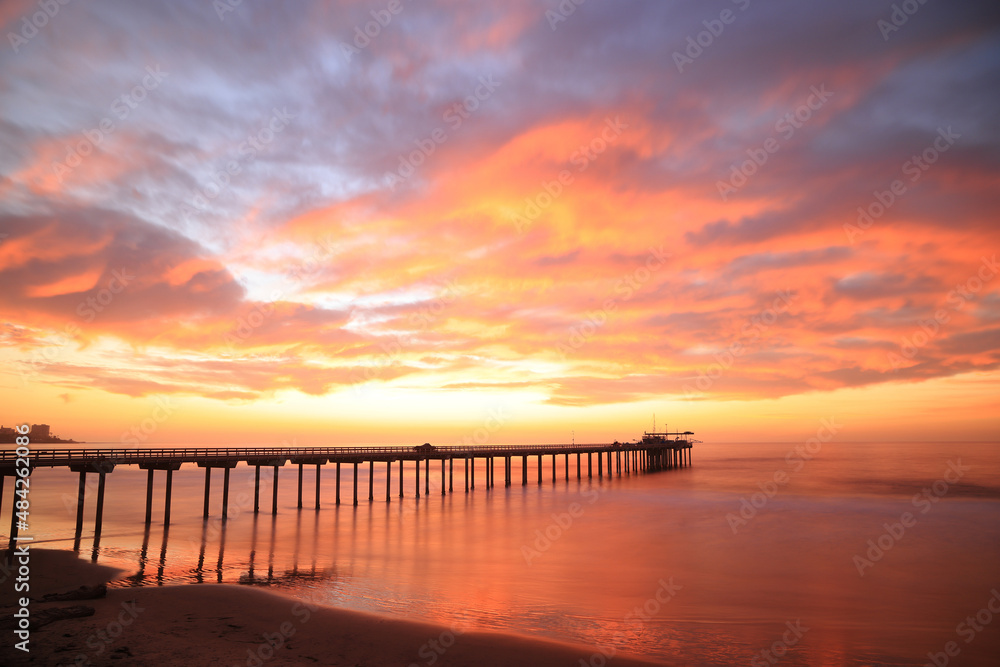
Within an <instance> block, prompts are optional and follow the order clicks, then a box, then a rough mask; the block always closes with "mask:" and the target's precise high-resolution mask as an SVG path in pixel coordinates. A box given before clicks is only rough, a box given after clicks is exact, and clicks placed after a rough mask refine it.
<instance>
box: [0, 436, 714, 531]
mask: <svg viewBox="0 0 1000 667" xmlns="http://www.w3.org/2000/svg"><path fill="white" fill-rule="evenodd" d="M689 435H693V434H692V433H691V432H690V431H686V432H683V433H655V434H649V433H647V434H645V436H644V437H643V440H642V441H641V442H632V443H617V442H616V443H612V444H600V445H594V444H590V445H517V446H513V445H512V446H500V445H497V446H469V447H466V446H447V447H434V446H431V445H429V444H424V445H419V446H416V447H275V448H180V449H135V448H131V449H37V450H31V451H30V453H29V454H28V455H27V456H26V457H21V458H27V459H28V462H29V465H28V474H29V475H30V472H31V470H34V469H36V468H44V467H48V468H58V467H63V468H69V469H70V470H71V471H73V472H76V473H79V488H78V492H77V506H76V534H77V539H79V536H80V533H81V531H82V529H83V510H84V501H85V496H86V489H87V475H97V476H98V480H97V511H96V516H95V520H94V538H95V540H99V539H100V535H101V527H102V521H103V514H104V492H105V484H106V477H107V475H108V474H110V473H112V472H114V470H115V468H116V467H118V466H128V465H136V466H139V468H140V469H142V470H146V471H147V476H146V513H145V523H146V525H149V524H150V522H151V521H152V506H153V486H154V474H155V473H156V471H162V472H163V473H165V475H166V480H165V488H164V493H165V499H164V511H163V523H164V525H167V526H169V525H170V505H171V493H172V486H173V474H174V471H176V470H179V469H180V467H181V465H183V464H185V463H193V464H196V465H197V466H199V467H201V468H204V469H205V497H204V512H203V516H204V518H205V519H208V518H209V515H210V511H209V510H210V506H211V502H210V501H211V489H212V471H213V470H217V469H221V470H222V510H221V516H222V520H223V521H225V520H226V518H227V516H228V511H229V475H230V471H231V470H232V469H233V468H235V467H236V466H238V465H239V464H240V463H246V464H247V465H248V466H253V468H254V497H253V512H254V514H257V513H258V512H259V511H260V486H261V485H260V477H261V475H260V471H261V468H271V469H272V470H273V471H272V474H271V489H270V490H271V513H272V514H277V513H278V471H279V470H280V469H281V468H282V467H284V466H285V465H286V464H288V463H291V464H292V465H297V466H298V495H297V500H298V508H299V509H301V508H302V507H303V500H302V492H303V468H304V467H305V466H307V465H308V466H315V468H316V475H315V498H314V508H315V509H316V510H319V509H320V487H321V484H320V481H321V471H322V468H323V466H325V465H331V466H332V467H333V468H334V470H335V473H334V478H335V489H336V491H335V501H334V503H335V505H340V504H341V470H342V466H345V465H348V466H353V475H352V476H351V481H352V485H353V489H352V491H351V495H350V496H349V498H348V500H349V501H350V502H352V504H353V505H357V504H358V502H359V496H358V469H359V467H360V466H367V468H368V502H374V501H375V466H376V464H378V465H379V466H383V465H384V466H385V471H386V476H385V502H387V503H388V502H391V501H392V496H393V488H394V485H393V475H396V477H397V478H398V485H397V486H396V492H397V493H398V496H399V497H400V498H403V497H404V494H405V489H406V486H407V484H406V481H405V479H404V478H405V476H406V473H407V470H409V471H411V477H412V484H413V487H412V488H413V496H414V497H415V498H420V494H421V484H420V472H421V471H420V469H421V467H423V469H424V470H423V473H424V474H423V479H424V483H423V493H424V495H425V496H427V495H429V494H430V493H431V465H432V464H433V465H434V466H435V468H436V467H437V465H438V463H440V467H441V477H440V493H441V495H445V494H447V493H451V492H453V491H454V476H455V475H454V473H455V462H456V461H458V462H459V465H460V466H462V468H463V470H462V471H461V473H462V478H463V480H464V486H465V492H466V493H471V492H474V491H475V489H476V461H477V460H479V461H485V464H486V465H485V468H486V479H485V480H483V481H482V482H481V484H482V485H483V486H484V487H485V488H486V489H492V488H494V487H495V485H496V469H497V467H498V465H499V464H502V466H501V467H502V471H503V484H504V487H510V486H512V485H514V483H515V481H516V480H517V478H518V475H517V474H516V473H517V471H516V470H515V469H516V468H519V469H520V470H519V472H520V475H519V477H520V482H521V485H522V486H527V485H528V468H529V466H528V463H529V460H530V459H531V458H532V457H536V458H537V466H536V469H537V484H538V485H541V484H542V483H543V470H544V468H545V463H546V460H547V459H548V457H551V469H552V482H553V483H555V482H556V480H557V477H558V475H557V468H558V467H559V466H558V465H557V463H558V460H559V458H560V457H562V459H563V466H562V469H563V470H562V472H563V476H564V477H565V479H566V480H567V481H568V480H569V479H570V476H571V472H570V469H571V468H574V467H575V474H576V479H582V478H583V474H584V470H583V466H584V463H585V464H586V475H587V478H588V479H592V478H593V477H594V476H595V474H596V476H597V477H598V478H603V477H606V476H615V475H617V476H618V477H621V476H623V475H632V474H640V473H652V472H659V471H663V470H671V469H674V468H681V467H687V466H690V465H691V448H692V444H693V442H695V441H693V440H690V439H688V438H687V436H689ZM671 438H673V439H671ZM574 456H575V457H576V460H575V461H571V458H572V457H574ZM18 458H19V457H18V456H17V454H16V452H15V451H9V450H8V451H4V452H0V509H2V504H3V490H4V481H5V480H6V478H7V477H14V476H15V475H17V474H18V472H17V469H16V468H15V461H16V460H17V459H18ZM573 464H575V465H573ZM24 467H25V466H24V464H23V463H22V464H20V468H21V469H23V468H24ZM21 476H24V473H21ZM11 486H12V487H16V485H14V484H12V485H11ZM435 490H436V489H435ZM12 491H13V495H12V498H13V500H12V502H13V503H16V501H17V500H19V499H20V496H19V495H18V494H17V489H16V488H12ZM12 508H16V504H12ZM16 514H17V512H16V510H14V509H12V511H11V529H10V544H11V548H13V545H14V542H15V540H16V538H17V532H18V525H17V521H16Z"/></svg>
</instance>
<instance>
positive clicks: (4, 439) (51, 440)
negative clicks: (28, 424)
mask: <svg viewBox="0 0 1000 667" xmlns="http://www.w3.org/2000/svg"><path fill="white" fill-rule="evenodd" d="M22 437H24V436H22ZM16 438H17V435H16V434H15V435H10V434H8V433H3V434H0V445H13V444H16V442H17V440H16ZM28 439H29V441H30V442H31V444H33V445H36V444H38V443H42V444H45V445H54V444H60V443H61V444H64V445H85V444H87V443H86V441H82V440H73V439H70V440H63V439H62V438H59V437H56V436H54V435H50V436H43V437H40V438H34V437H32V436H30V435H29V436H28Z"/></svg>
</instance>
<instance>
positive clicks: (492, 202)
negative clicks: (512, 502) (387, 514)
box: [0, 0, 1000, 444]
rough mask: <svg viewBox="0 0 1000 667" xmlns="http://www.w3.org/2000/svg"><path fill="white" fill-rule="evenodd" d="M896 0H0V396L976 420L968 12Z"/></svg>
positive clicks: (893, 425) (582, 418)
mask: <svg viewBox="0 0 1000 667" xmlns="http://www.w3.org/2000/svg"><path fill="white" fill-rule="evenodd" d="M903 4H905V5H906V6H907V7H910V4H912V5H913V7H912V8H911V9H913V8H916V11H915V13H913V14H912V15H909V16H908V15H905V14H901V13H899V12H897V13H896V15H895V16H894V14H893V12H894V10H893V3H891V2H884V1H874V2H873V1H870V0H863V1H861V0H859V1H845V2H824V3H818V2H801V1H799V2H793V1H787V2H767V3H765V2H763V1H761V0H753V1H750V0H736V1H732V2H730V1H729V0H725V1H716V2H707V3H706V2H693V1H692V2H654V1H646V2H638V1H636V2H624V1H623V2H602V1H599V0H587V1H586V2H582V3H581V4H580V5H579V6H576V5H575V4H573V3H572V2H570V0H565V1H564V2H563V3H562V5H561V6H562V8H563V9H562V10H560V9H559V7H560V4H559V3H558V2H557V1H556V0H541V1H519V0H518V1H515V0H509V1H507V2H502V3H501V2H491V3H487V2H465V1H459V0H437V1H430V0H427V1H413V2H408V1H403V2H400V3H397V2H388V1H386V2H379V1H373V2H347V1H340V2H324V3H311V4H307V3H294V2H292V3H271V2H262V1H256V0H244V1H243V2H242V3H240V4H239V5H238V6H236V7H235V8H234V7H230V5H229V4H228V3H227V2H226V1H225V0H219V1H218V2H215V3H214V4H213V3H212V2H210V1H209V0H200V1H197V2H170V3H166V2H164V3H154V2H129V3H111V2H86V3H85V2H73V3H69V4H67V5H65V6H62V5H58V11H57V12H55V14H54V15H53V16H51V17H48V16H45V15H44V14H38V13H37V12H40V11H41V10H39V6H38V5H37V4H36V3H35V2H5V3H4V4H3V5H2V6H0V24H2V25H3V27H4V29H3V32H4V34H5V42H6V43H5V44H4V45H3V48H2V49H0V91H2V94H0V147H2V149H0V234H2V235H3V238H2V239H0V281H2V283H0V284H2V290H0V327H2V328H0V342H2V346H0V358H2V361H3V371H4V372H3V377H2V380H0V385H2V386H0V397H2V402H3V406H4V410H3V417H2V421H3V423H4V425H8V426H9V425H11V424H12V423H14V422H18V423H20V422H29V423H31V422H45V423H49V424H52V425H53V428H54V430H55V431H56V432H57V433H59V434H61V435H63V436H66V437H75V438H77V439H87V440H95V441H96V440H103V441H112V442H119V441H120V440H123V439H124V440H126V441H129V440H130V439H131V441H132V442H135V441H136V438H137V439H138V440H142V441H145V442H192V443H195V442H198V443H200V442H226V443H255V444H280V443H281V442H282V441H289V442H290V441H293V440H294V441H295V442H298V443H299V444H319V443H330V444H337V443H346V442H404V443H410V442H413V443H416V442H423V441H425V440H429V441H431V442H435V443H438V444H453V443H455V442H458V441H461V440H462V439H463V437H468V438H473V439H476V440H477V441H479V442H494V443H500V442H562V441H568V440H569V439H570V438H571V437H573V434H572V433H571V431H575V437H576V439H577V441H606V440H610V439H613V438H619V439H631V438H633V437H636V436H637V435H640V434H641V431H642V430H643V429H644V428H647V429H648V428H649V427H650V426H651V418H652V415H653V413H656V415H657V420H658V424H659V425H661V426H662V424H663V423H664V422H668V423H669V424H670V426H671V427H673V426H677V427H683V428H687V429H691V430H694V431H696V432H697V433H698V436H699V437H701V438H703V439H706V440H707V439H713V440H768V439H781V440H791V441H794V440H802V439H805V438H807V437H809V436H812V435H814V434H815V433H816V430H817V429H818V428H819V427H820V424H821V421H820V420H821V419H824V418H830V417H835V418H836V419H837V420H839V423H841V424H842V425H843V426H842V428H841V430H840V432H839V433H838V435H837V437H838V438H842V439H845V440H869V439H876V438H888V439H916V440H924V439H942V438H955V439H996V436H997V434H998V433H1000V428H998V427H1000V418H998V416H997V415H998V414H1000V410H998V407H1000V406H998V400H997V397H998V395H1000V391H998V390H1000V372H998V365H1000V279H998V278H997V273H998V272H1000V268H998V267H997V265H996V264H995V261H996V260H995V258H996V252H997V249H998V246H1000V225H998V224H997V220H998V211H1000V92H998V91H1000V6H998V5H996V4H995V3H987V2H972V1H962V2H943V1H942V0H931V1H930V2H927V3H926V4H924V5H918V4H917V3H916V2H912V3H903ZM571 7H575V10H574V11H573V12H572V13H569V12H568V10H567V8H571ZM560 11H562V12H563V14H560V13H559V12H560ZM564 14H565V15H564ZM903 19H905V22H904V21H903ZM377 20H381V21H382V23H384V24H385V25H380V24H378V23H377V22H376V21H377ZM33 21H34V22H35V23H36V24H39V25H40V26H41V27H38V26H37V25H32V22H33ZM893 21H895V22H896V23H895V24H894V23H893ZM896 24H899V25H898V26H897V25H896ZM897 28H898V29H897ZM366 29H367V31H368V33H369V35H365V34H364V33H365V30H366ZM713 33H717V34H713ZM371 35H374V36H371ZM689 38H690V39H689ZM880 200H881V201H880ZM859 210H860V211H861V212H860V213H859ZM491 415H492V417H491ZM154 421H155V429H151V428H150V426H151V425H153V424H154ZM143 424H145V426H142V425H143ZM136 429H138V433H140V434H141V435H139V436H130V435H129V433H130V432H132V433H136V432H137V431H136Z"/></svg>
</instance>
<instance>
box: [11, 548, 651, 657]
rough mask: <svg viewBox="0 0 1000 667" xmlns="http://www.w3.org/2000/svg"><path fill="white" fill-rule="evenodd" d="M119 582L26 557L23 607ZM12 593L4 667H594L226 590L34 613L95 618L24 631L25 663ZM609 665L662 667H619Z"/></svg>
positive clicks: (77, 562) (511, 640)
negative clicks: (27, 598)
mask: <svg viewBox="0 0 1000 667" xmlns="http://www.w3.org/2000/svg"><path fill="white" fill-rule="evenodd" d="M127 574H128V573H126V572H122V571H120V570H116V569H114V568H109V567H104V566H100V565H94V564H92V563H89V562H87V561H84V560H82V559H80V558H78V557H77V556H76V555H75V554H73V553H72V552H67V551H55V550H45V549H32V550H31V590H30V595H31V598H32V600H40V599H41V598H42V596H44V595H46V594H49V593H64V592H67V591H71V590H73V589H76V588H77V587H79V586H82V585H87V586H93V585H96V584H100V583H102V582H106V581H110V580H113V579H115V578H116V577H121V576H125V575H127ZM13 581H14V578H13V577H8V579H7V580H6V581H4V582H3V586H2V593H0V605H3V607H4V617H5V619H4V620H5V621H6V623H5V625H4V630H5V635H6V636H5V637H4V641H3V645H2V646H3V648H2V659H0V662H2V663H3V664H5V665H164V664H182V665H248V666H259V665H263V664H267V665H293V664H295V665H297V664H316V665H404V666H412V665H432V664H433V665H470V666H471V665H477V666H492V665H495V666H498V667H499V666H501V665H529V666H530V665H539V666H541V665H566V666H570V665H573V666H576V665H581V664H595V665H600V664H604V661H603V660H602V658H603V654H602V653H601V652H600V650H599V649H598V648H596V647H587V646H573V645H567V644H560V643H557V642H551V641H544V640H538V639H534V638H527V637H522V636H517V635H508V634H499V633H493V632H488V631H484V630H483V629H482V628H463V627H453V628H450V627H445V626H441V625H434V624H430V623H421V622H417V621H409V620H400V619H396V618H388V617H383V616H377V615H373V614H366V613H361V612H356V611H346V610H343V609H336V608H332V607H325V606H321V605H314V604H310V603H309V602H303V601H301V600H295V599H292V598H289V597H284V596H282V595H277V594H274V593H270V592H267V591H264V590H260V589H252V588H248V587H243V586H238V585H228V584H202V585H185V586H164V587H157V588H111V589H109V590H108V594H107V597H105V598H102V599H95V600H79V601H64V602H40V601H33V602H32V603H31V605H30V610H31V612H32V614H37V613H38V612H40V611H42V610H44V609H48V608H52V607H61V606H62V607H65V606H76V605H84V606H87V607H93V609H94V614H93V615H92V616H89V617H85V618H73V619H66V620H61V621H56V622H53V623H51V624H48V625H46V626H44V627H41V628H39V629H36V630H33V631H32V632H31V641H30V648H31V651H30V653H23V652H21V651H18V650H16V649H14V648H13V641H14V640H12V638H11V637H12V635H11V634H10V633H11V628H9V627H8V625H9V621H7V619H8V618H10V614H12V613H13V611H14V609H16V607H15V605H16V597H17V596H18V594H16V593H15V592H14V590H13ZM592 658H594V661H593V663H591V659H592ZM581 660H582V661H583V662H582V663H581ZM609 662H611V663H612V664H615V665H622V666H639V665H662V664H665V663H659V662H654V661H648V660H641V659H631V658H626V657H622V656H620V655H618V656H615V657H614V658H613V659H612V660H611V661H609Z"/></svg>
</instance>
